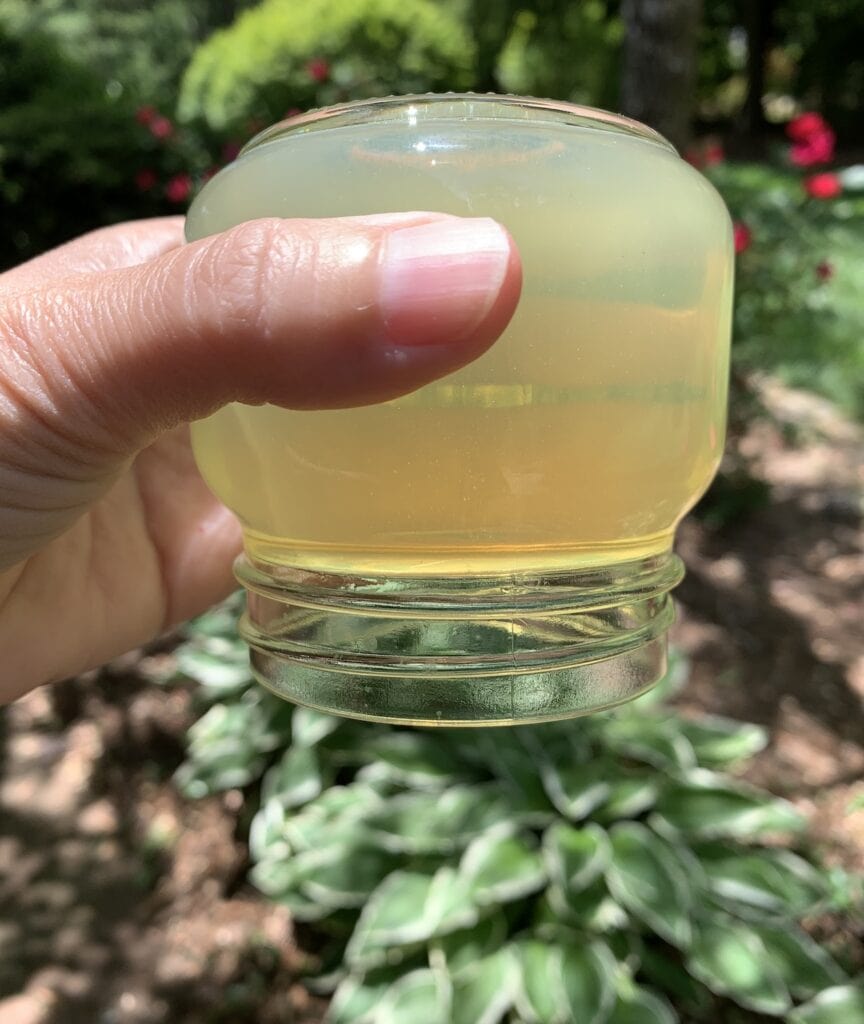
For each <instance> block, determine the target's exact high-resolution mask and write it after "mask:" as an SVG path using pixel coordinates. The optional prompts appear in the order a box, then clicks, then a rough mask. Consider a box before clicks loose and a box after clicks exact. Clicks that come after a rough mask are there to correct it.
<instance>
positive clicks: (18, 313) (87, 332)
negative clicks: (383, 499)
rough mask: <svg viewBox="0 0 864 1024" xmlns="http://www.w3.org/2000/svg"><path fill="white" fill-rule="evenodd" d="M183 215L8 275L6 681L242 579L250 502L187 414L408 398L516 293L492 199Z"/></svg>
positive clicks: (70, 665)
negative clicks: (216, 470) (213, 221)
mask: <svg viewBox="0 0 864 1024" xmlns="http://www.w3.org/2000/svg"><path fill="white" fill-rule="evenodd" d="M182 241H183V239H182V221H181V219H180V218H166V219H159V220H152V221H140V222H133V223H129V224H121V225H118V226H117V227H113V228H107V229H105V230H101V231H96V232H94V233H93V234H90V235H85V236H84V237H82V238H79V239H76V240H75V241H73V242H71V243H69V244H68V245H65V246H63V247H61V248H59V249H55V250H54V251H52V252H49V253H47V254H46V255H44V256H41V257H39V258H38V259H35V260H32V261H31V262H30V263H27V264H24V265H23V266H21V267H18V268H16V269H14V270H12V271H9V272H7V273H6V274H3V275H0V699H6V700H8V699H11V698H12V697H14V696H17V695H18V694H20V693H23V692H24V691H25V690H26V689H29V688H31V687H33V686H36V685H38V684H40V683H43V682H47V681H50V680H56V679H60V678H63V677H64V676H68V675H72V674H74V673H77V672H80V671H82V670H84V669H86V668H90V667H94V666H96V665H99V664H101V663H102V662H104V661H106V660H108V659H109V658H111V657H113V656H115V655H117V654H120V653H122V652H123V651H125V650H129V649H130V648H132V647H135V646H137V645H139V644H141V643H143V642H145V641H146V640H148V639H150V638H152V637H153V636H155V635H157V634H158V633H160V632H161V631H163V630H165V629H166V628H167V627H169V626H170V625H171V624H173V623H175V622H178V621H182V620H184V619H186V618H189V617H190V616H192V615H195V614H197V613H198V612H200V611H202V610H203V609H205V608H206V607H208V606H209V605H211V604H212V603H213V602H215V601H217V600H219V599H220V598H221V597H223V596H224V595H226V594H227V593H228V592H229V591H230V589H231V587H232V585H233V584H232V578H231V564H232V561H233V559H234V556H235V555H236V554H237V552H238V551H239V549H240V531H239V527H238V525H237V523H236V521H235V520H234V518H233V516H231V514H230V513H228V512H227V511H226V510H225V509H224V508H223V507H222V506H221V505H220V504H219V503H218V501H217V500H216V499H215V498H214V497H213V496H212V495H211V494H210V493H209V491H208V490H207V488H206V486H205V485H204V483H203V481H202V480H201V478H200V476H199V475H198V473H197V472H196V470H195V467H194V463H193V461H192V456H191V453H190V449H189V444H188V440H187V431H188V428H187V427H186V426H185V424H186V423H188V421H189V420H191V419H196V418H199V417H202V416H205V415H207V414H209V413H211V412H213V411H214V410H215V409H217V408H219V407H220V406H222V405H224V404H226V403H227V402H231V401H241V402H247V403H250V404H260V403H263V402H272V403H274V404H278V405H282V406H286V407H290V408H295V409H315V408H328V407H329V408H332V407H340V406H351V405H364V404H368V403H371V402H377V401H383V400H386V399H389V398H394V397H396V396H398V395H400V394H404V393H405V392H408V391H412V390H414V389H415V388H418V387H420V386H421V385H423V384H425V383H427V382H428V381H430V380H433V379H435V378H437V377H441V376H443V375H445V374H447V373H450V372H451V371H453V370H455V369H457V368H458V367H460V366H462V365H464V364H465V363H467V362H469V361H470V360H472V359H474V358H476V357H477V356H478V355H480V354H481V353H482V352H484V351H485V350H486V348H488V346H489V345H491V343H492V342H493V341H494V340H495V338H496V337H497V336H498V335H499V334H500V333H501V331H502V330H503V328H504V327H505V325H506V324H507V322H508V320H509V319H510V316H511V314H512V312H513V310H514V308H515V306H516V302H517V300H518V296H519V288H520V281H521V272H520V267H519V260H518V256H517V255H516V254H515V250H514V248H513V245H512V242H511V240H510V238H509V236H508V235H507V234H506V232H505V231H503V229H501V228H500V227H498V225H496V224H495V223H494V222H492V221H489V220H485V219H476V220H475V219H472V220H463V219H461V218H456V217H445V216H443V215H439V214H422V213H421V214H394V215H384V216H380V217H357V218H343V219H339V220H310V221H286V220H276V219H272V220H269V219H268V220H259V221H253V222H250V223H248V224H243V225H240V226H239V227H237V228H234V229H233V230H231V231H228V232H225V233H224V234H221V235H214V236H213V237H211V238H206V239H203V240H202V241H200V242H194V243H191V244H189V245H182Z"/></svg>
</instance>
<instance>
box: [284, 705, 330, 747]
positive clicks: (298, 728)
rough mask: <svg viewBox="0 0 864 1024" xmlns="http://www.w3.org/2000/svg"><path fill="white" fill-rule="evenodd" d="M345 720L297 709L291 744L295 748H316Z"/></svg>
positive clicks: (293, 718) (307, 709)
mask: <svg viewBox="0 0 864 1024" xmlns="http://www.w3.org/2000/svg"><path fill="white" fill-rule="evenodd" d="M342 723H343V720H342V719H339V718H337V717H336V716H335V715H325V714H324V713H323V712H322V711H313V710H312V708H304V707H296V708H294V715H293V717H292V719H291V742H292V743H293V744H294V746H295V747H314V746H315V745H316V744H317V743H320V742H321V740H323V739H324V738H325V737H326V736H330V735H331V734H332V733H334V732H335V731H336V730H337V729H338V728H339V727H340V725H342Z"/></svg>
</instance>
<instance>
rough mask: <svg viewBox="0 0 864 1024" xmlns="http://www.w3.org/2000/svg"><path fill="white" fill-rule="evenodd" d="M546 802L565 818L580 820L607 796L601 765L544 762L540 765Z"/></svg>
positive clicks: (591, 762)
mask: <svg viewBox="0 0 864 1024" xmlns="http://www.w3.org/2000/svg"><path fill="white" fill-rule="evenodd" d="M539 768H540V776H541V778H542V780H543V786H544V788H545V790H546V792H547V794H548V795H549V799H550V800H551V801H552V803H553V804H554V805H555V806H556V807H557V808H558V810H559V811H560V812H561V814H563V815H564V816H565V817H566V818H570V819H571V820H572V821H581V820H582V819H583V818H587V817H588V815H589V814H590V813H591V812H592V811H593V810H594V809H595V808H596V807H599V806H600V804H602V803H603V801H604V800H607V799H608V798H609V795H610V792H611V790H610V786H609V782H608V780H607V778H606V772H605V770H604V765H603V764H602V763H601V762H597V761H590V762H586V763H584V764H571V763H568V762H553V761H546V762H543V763H541V764H540V765H539Z"/></svg>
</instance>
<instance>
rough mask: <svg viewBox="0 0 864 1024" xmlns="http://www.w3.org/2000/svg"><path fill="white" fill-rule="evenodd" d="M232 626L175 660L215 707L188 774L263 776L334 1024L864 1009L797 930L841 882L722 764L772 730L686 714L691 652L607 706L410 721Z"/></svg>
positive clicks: (219, 622)
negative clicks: (275, 689) (465, 724)
mask: <svg viewBox="0 0 864 1024" xmlns="http://www.w3.org/2000/svg"><path fill="white" fill-rule="evenodd" d="M234 635H235V634H234V619H233V614H232V612H231V611H230V609H229V610H228V611H226V610H224V609H223V610H219V611H217V612H214V613H210V614H209V615H208V616H205V617H204V618H203V619H201V620H199V621H198V623H197V626H196V627H195V628H194V630H193V632H192V639H191V641H190V642H189V643H187V644H186V645H185V646H184V647H183V648H181V649H180V651H179V654H178V657H179V664H180V668H181V670H182V672H183V673H184V674H186V675H188V676H190V677H193V678H197V679H199V680H200V681H201V682H202V683H203V684H204V689H203V694H204V699H205V700H207V701H209V703H210V706H209V708H208V709H207V710H206V712H205V713H204V715H203V717H201V718H200V720H199V721H198V722H197V723H196V724H195V725H194V726H193V728H192V730H191V734H190V737H189V740H190V742H189V753H188V759H187V761H186V763H185V764H184V765H183V766H182V768H181V769H180V772H179V773H178V782H179V784H180V785H181V787H182V788H183V790H184V791H185V792H186V793H187V794H188V795H189V796H191V797H198V796H203V795H206V794H208V793H212V792H215V791H218V790H222V789H228V788H235V787H253V786H254V787H256V788H255V790H254V796H255V799H256V800H257V801H258V804H257V806H258V810H257V813H256V814H255V816H254V819H253V820H252V825H251V830H250V834H249V847H250V852H251V858H252V861H253V867H252V870H251V879H252V881H253V883H254V884H255V885H256V886H257V887H258V888H259V889H260V891H261V892H262V893H263V894H264V895H265V896H267V897H268V898H269V899H272V900H275V901H278V902H280V903H283V904H285V905H287V906H288V907H289V908H290V910H291V912H292V914H293V915H294V917H295V918H296V919H297V920H298V921H308V922H317V924H316V927H317V928H318V929H319V933H320V942H321V950H322V961H323V966H322V972H321V974H320V975H319V977H317V978H315V979H311V980H310V984H312V985H316V986H317V987H318V990H319V991H331V992H332V993H333V998H332V1003H331V1008H330V1016H329V1019H330V1020H331V1021H332V1022H333V1024H361V1022H367V1024H418V1022H422V1024H438V1022H440V1024H495V1022H498V1021H504V1022H511V1024H515V1022H520V1024H570V1022H578V1024H670V1022H673V1021H676V1020H682V1019H683V1020H686V1021H700V1022H702V1021H704V1022H706V1024H709V1022H710V1024H717V1022H718V1021H720V1020H732V1019H733V1018H732V1017H730V1016H728V1014H727V1010H726V1008H727V1007H731V1005H732V1004H734V1003H737V1004H738V1006H740V1007H744V1008H745V1009H746V1010H748V1011H755V1012H756V1013H758V1014H764V1015H768V1016H771V1017H779V1018H784V1019H785V1020H787V1021H788V1022H790V1024H852V1022H855V1021H859V1020H860V1021H864V989H862V988H861V987H860V985H856V983H855V982H854V981H851V980H850V979H849V978H847V977H846V975H845V973H844V970H843V969H842V967H841V966H840V964H838V963H837V962H835V960H834V959H832V957H831V956H829V955H828V954H827V953H826V952H825V951H824V950H823V949H821V948H820V947H819V946H818V945H817V944H816V943H815V942H814V941H813V940H812V939H811V938H810V937H808V935H807V934H806V933H805V932H804V931H803V930H802V929H801V927H800V926H799V924H798V922H799V921H800V919H801V918H802V917H803V916H804V915H806V914H809V913H812V912H813V911H814V910H817V909H818V908H819V907H820V904H821V903H822V902H823V901H824V899H825V897H826V885H825V881H824V877H823V874H822V873H821V872H820V871H819V870H818V869H817V868H815V867H814V866H813V865H812V864H811V863H810V862H809V861H808V860H806V859H805V858H803V857H802V856H800V855H799V854H797V853H795V852H793V851H792V849H790V848H789V845H788V839H789V837H791V836H794V835H795V834H796V833H797V832H798V831H799V829H800V827H801V824H802V822H801V819H800V817H799V815H798V813H797V812H796V811H795V809H794V808H793V807H792V806H791V805H790V804H788V803H786V802H784V801H782V800H778V799H775V798H773V797H771V796H769V795H767V794H765V793H763V792H760V791H758V790H755V789H753V788H752V787H750V786H748V785H745V784H744V783H743V782H741V781H739V780H738V779H736V778H735V777H734V776H731V775H728V774H724V772H725V770H726V769H728V768H730V767H731V766H733V765H736V764H738V763H740V762H741V761H742V760H744V759H745V758H747V757H748V756H749V755H751V754H753V753H754V752H756V751H758V750H759V749H760V748H761V747H762V746H763V745H764V743H765V735H764V733H763V732H762V731H761V730H760V729H759V728H757V727H755V726H752V725H742V724H740V723H737V722H731V721H728V720H725V719H718V718H709V717H703V718H700V719H697V720H691V719H688V718H684V717H682V716H681V715H679V714H678V713H677V712H675V711H673V710H671V709H670V708H669V707H668V706H667V705H666V704H665V703H664V695H665V694H667V693H668V692H669V691H670V689H672V688H674V686H675V685H676V683H678V682H680V680H681V677H682V675H683V674H684V672H685V671H686V669H685V666H684V663H683V661H682V660H681V659H680V658H679V659H677V660H676V661H675V663H674V665H673V668H672V670H671V671H670V673H669V675H668V676H667V678H666V680H665V681H664V684H662V685H661V687H659V688H658V689H657V690H655V691H654V692H653V693H652V694H649V695H646V696H645V697H642V698H641V699H639V700H637V701H636V702H634V703H632V704H630V705H628V706H626V707H623V708H621V709H619V710H616V711H614V712H609V713H606V714H601V715H597V716H594V717H591V718H587V719H582V720H577V721H570V722H561V723H553V724H549V725H543V726H533V727H520V728H513V729H489V730H448V729H439V730H414V729H404V728H394V727H389V726H378V725H368V724H362V723H358V722H353V721H348V720H340V719H338V718H333V717H330V716H327V715H323V714H320V713H318V712H315V711H310V710H307V709H303V708H294V709H292V708H291V707H290V706H289V705H287V704H285V703H283V702H282V701H279V700H277V699H276V698H275V697H272V696H271V695H270V694H268V693H267V692H266V691H264V690H263V689H261V688H259V687H257V686H255V685H254V684H252V683H251V680H250V678H249V675H248V670H247V668H246V654H245V651H244V650H243V647H242V645H241V644H240V643H239V642H238V641H236V640H235V639H234ZM778 840H786V841H785V842H783V841H778ZM734 1019H736V1020H737V1019H739V1018H737V1017H736V1018H734Z"/></svg>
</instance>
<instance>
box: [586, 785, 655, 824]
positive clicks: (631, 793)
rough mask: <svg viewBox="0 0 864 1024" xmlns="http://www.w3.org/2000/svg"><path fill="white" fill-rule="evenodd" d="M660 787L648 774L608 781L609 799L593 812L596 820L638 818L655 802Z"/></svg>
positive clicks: (605, 821)
mask: <svg viewBox="0 0 864 1024" xmlns="http://www.w3.org/2000/svg"><path fill="white" fill-rule="evenodd" d="M659 793H660V787H659V785H658V783H657V781H656V779H653V778H651V777H650V776H649V775H645V776H632V777H630V778H626V777H623V778H619V779H617V780H615V781H612V782H610V789H609V799H608V800H606V801H605V802H604V803H603V804H602V805H601V806H600V807H599V808H598V809H597V811H596V812H595V815H594V816H595V817H596V818H597V820H598V821H601V822H603V823H604V824H605V823H611V822H613V821H620V820H621V819H622V818H638V817H639V815H640V814H644V813H645V811H647V810H650V809H651V808H652V807H653V806H654V804H655V803H656V802H657V797H658V795H659Z"/></svg>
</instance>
